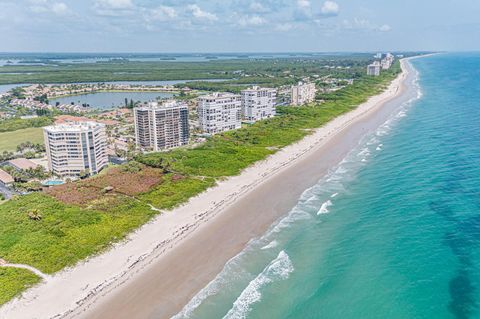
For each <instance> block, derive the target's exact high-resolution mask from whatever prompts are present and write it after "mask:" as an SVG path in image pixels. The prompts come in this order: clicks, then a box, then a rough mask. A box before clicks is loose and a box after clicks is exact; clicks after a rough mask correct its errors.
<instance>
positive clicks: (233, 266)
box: [171, 245, 251, 319]
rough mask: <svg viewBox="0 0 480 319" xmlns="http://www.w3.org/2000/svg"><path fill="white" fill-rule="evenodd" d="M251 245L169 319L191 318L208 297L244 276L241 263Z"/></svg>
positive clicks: (230, 261) (231, 260)
mask: <svg viewBox="0 0 480 319" xmlns="http://www.w3.org/2000/svg"><path fill="white" fill-rule="evenodd" d="M250 247H251V245H247V248H245V249H244V250H243V251H242V252H241V253H239V254H238V255H236V256H234V257H233V258H231V259H230V260H229V261H228V262H227V263H226V264H225V266H224V267H223V269H222V271H221V272H220V273H219V274H218V275H217V276H216V277H215V278H214V279H213V280H212V281H210V282H209V283H208V285H206V286H205V287H204V288H203V289H202V290H200V291H199V292H198V293H197V294H196V295H195V296H194V297H193V298H192V299H191V300H190V301H189V302H188V304H186V305H185V306H184V307H183V309H182V310H181V311H180V312H179V313H178V314H176V315H175V316H173V317H172V318H171V319H182V318H191V317H192V315H193V313H194V311H195V310H196V309H197V308H198V307H199V306H200V305H201V304H202V303H203V302H204V301H205V300H206V299H207V298H209V297H211V296H214V295H216V294H218V293H219V292H220V291H222V289H224V288H225V287H226V286H227V285H228V283H229V282H231V281H232V279H233V278H240V277H243V276H246V273H245V270H244V269H243V268H242V266H241V261H242V259H243V257H244V256H245V254H246V252H247V251H249V249H250Z"/></svg>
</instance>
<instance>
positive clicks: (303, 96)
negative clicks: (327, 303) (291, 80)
mask: <svg viewBox="0 0 480 319" xmlns="http://www.w3.org/2000/svg"><path fill="white" fill-rule="evenodd" d="M291 91H292V92H291V94H292V105H304V104H307V103H312V102H313V101H315V94H316V93H317V89H316V88H315V83H303V82H299V83H298V84H297V85H294V86H292V89H291Z"/></svg>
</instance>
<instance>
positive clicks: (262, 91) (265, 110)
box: [241, 86, 277, 122]
mask: <svg viewBox="0 0 480 319" xmlns="http://www.w3.org/2000/svg"><path fill="white" fill-rule="evenodd" d="M241 95H242V116H243V119H244V120H246V121H249V122H255V121H259V120H263V119H266V118H270V117H274V116H275V112H276V110H275V105H276V99H277V90H276V89H271V88H261V87H258V86H254V87H252V88H250V89H247V90H242V92H241Z"/></svg>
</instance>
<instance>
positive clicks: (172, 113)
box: [134, 101, 190, 151]
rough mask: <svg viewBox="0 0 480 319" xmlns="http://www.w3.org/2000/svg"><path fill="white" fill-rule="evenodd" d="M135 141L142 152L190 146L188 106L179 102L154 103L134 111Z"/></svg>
mask: <svg viewBox="0 0 480 319" xmlns="http://www.w3.org/2000/svg"><path fill="white" fill-rule="evenodd" d="M134 118H135V139H136V144H137V147H138V148H140V149H142V150H152V151H160V150H165V149H170V148H174V147H178V146H182V145H186V144H188V140H189V137H190V130H189V122H188V106H187V104H185V103H182V102H178V101H166V102H163V103H161V104H159V103H156V102H153V103H149V104H148V105H147V106H142V107H137V108H135V109H134Z"/></svg>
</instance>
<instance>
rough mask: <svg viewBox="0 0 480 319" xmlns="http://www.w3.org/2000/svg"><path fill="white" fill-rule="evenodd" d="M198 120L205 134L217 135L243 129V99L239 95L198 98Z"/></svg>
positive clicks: (212, 95)
mask: <svg viewBox="0 0 480 319" xmlns="http://www.w3.org/2000/svg"><path fill="white" fill-rule="evenodd" d="M198 120H199V124H200V128H201V129H202V131H203V132H204V133H207V134H216V133H220V132H225V131H229V130H235V129H238V128H240V127H241V124H242V123H241V120H242V99H241V96H240V95H238V94H232V93H213V94H209V95H204V96H200V97H199V98H198Z"/></svg>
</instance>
